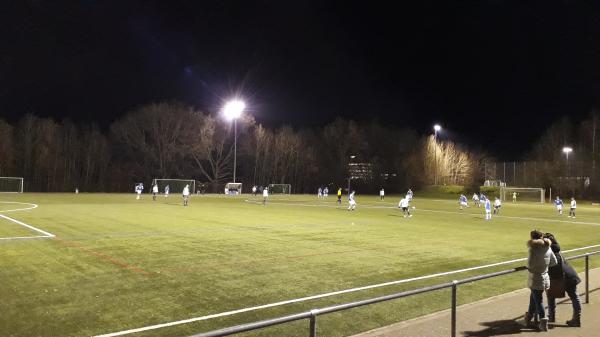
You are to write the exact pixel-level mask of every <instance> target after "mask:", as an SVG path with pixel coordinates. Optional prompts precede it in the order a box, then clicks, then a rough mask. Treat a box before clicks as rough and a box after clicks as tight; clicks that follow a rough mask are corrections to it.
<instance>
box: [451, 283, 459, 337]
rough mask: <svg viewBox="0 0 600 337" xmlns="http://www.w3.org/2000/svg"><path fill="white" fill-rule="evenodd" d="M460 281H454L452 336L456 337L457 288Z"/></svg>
mask: <svg viewBox="0 0 600 337" xmlns="http://www.w3.org/2000/svg"><path fill="white" fill-rule="evenodd" d="M457 285H458V281H456V280H454V281H452V317H451V326H450V335H451V336H452V337H456V287H457Z"/></svg>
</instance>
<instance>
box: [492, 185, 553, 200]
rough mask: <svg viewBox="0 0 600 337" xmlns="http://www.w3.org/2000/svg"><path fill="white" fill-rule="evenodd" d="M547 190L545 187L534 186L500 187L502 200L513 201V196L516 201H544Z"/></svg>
mask: <svg viewBox="0 0 600 337" xmlns="http://www.w3.org/2000/svg"><path fill="white" fill-rule="evenodd" d="M545 192H546V190H545V189H543V188H532V187H500V197H501V199H502V201H507V202H512V201H513V196H515V197H516V201H517V202H519V201H532V202H540V203H544V195H545V194H546V193H545Z"/></svg>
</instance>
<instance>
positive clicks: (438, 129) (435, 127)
mask: <svg viewBox="0 0 600 337" xmlns="http://www.w3.org/2000/svg"><path fill="white" fill-rule="evenodd" d="M433 130H434V131H435V132H438V131H440V130H442V126H441V125H439V124H436V125H434V126H433Z"/></svg>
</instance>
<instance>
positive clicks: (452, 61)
mask: <svg viewBox="0 0 600 337" xmlns="http://www.w3.org/2000/svg"><path fill="white" fill-rule="evenodd" d="M383 3H384V2H369V1H361V2H356V3H352V2H350V1H339V2H328V1H315V2H308V1H306V2H301V1H222V0H220V1H216V0H215V1H139V2H138V1H92V0H88V1H68V2H67V1H25V0H23V1H4V2H2V4H0V22H1V27H2V29H0V43H1V52H0V79H1V82H0V118H3V119H6V120H8V121H10V122H14V121H16V120H18V119H19V118H20V116H22V115H23V114H24V113H27V112H31V113H34V114H36V115H39V116H52V117H55V118H57V119H61V118H69V119H72V120H75V121H84V122H89V121H93V122H96V123H98V124H100V125H101V126H102V127H107V126H108V125H109V124H110V123H111V122H112V121H113V120H114V119H115V118H117V117H118V116H120V115H122V114H124V113H125V112H127V111H128V110H131V109H132V108H134V107H136V106H139V105H142V104H146V103H151V102H158V101H164V100H178V101H182V102H184V103H187V104H191V105H193V106H195V107H197V108H198V109H201V110H203V111H207V112H216V111H218V110H219V108H220V106H221V105H222V102H223V100H225V99H227V98H228V97H230V96H232V95H234V94H240V95H242V96H243V97H244V99H245V100H246V101H247V104H248V105H249V110H250V113H252V114H253V115H254V116H255V118H256V120H257V121H258V122H260V123H264V124H266V125H268V126H278V125H282V124H290V125H294V126H318V125H323V124H325V123H327V122H329V121H331V120H333V119H334V118H335V116H343V117H346V118H352V119H357V120H370V119H372V118H378V119H379V120H380V121H382V122H383V123H385V124H394V125H398V126H407V127H412V128H415V129H416V130H417V131H419V133H421V134H425V133H428V132H430V131H431V126H432V124H433V123H434V122H440V123H442V124H443V125H444V127H445V129H446V130H448V131H449V132H448V133H447V137H449V138H455V139H457V140H460V141H463V142H466V143H468V144H469V145H471V146H477V147H479V148H482V149H486V150H488V151H489V152H491V153H492V154H496V155H497V157H501V158H505V159H519V158H520V156H521V155H522V154H523V153H525V152H526V151H527V150H529V149H530V147H531V145H532V142H533V141H534V140H535V139H536V138H537V137H538V136H539V135H540V134H541V133H542V132H543V131H544V128H545V127H547V126H548V125H549V124H551V123H552V122H554V121H555V120H557V119H558V118H560V117H562V116H572V117H573V120H574V121H577V120H581V119H583V118H585V117H586V116H587V115H588V114H589V113H590V112H591V110H592V109H595V108H599V107H600V10H599V8H600V6H598V5H593V4H591V3H592V1H575V0H573V1H535V2H534V1H502V0H487V1H486V0H479V1H438V2H435V1H415V2H414V3H412V2H406V4H405V5H395V7H391V6H390V7H388V6H384V5H383ZM597 3H598V2H597ZM367 4H369V5H367Z"/></svg>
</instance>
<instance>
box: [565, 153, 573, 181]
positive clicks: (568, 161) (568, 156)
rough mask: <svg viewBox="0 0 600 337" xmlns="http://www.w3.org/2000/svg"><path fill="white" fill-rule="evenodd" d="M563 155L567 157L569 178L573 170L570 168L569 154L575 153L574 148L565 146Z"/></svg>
mask: <svg viewBox="0 0 600 337" xmlns="http://www.w3.org/2000/svg"><path fill="white" fill-rule="evenodd" d="M562 151H563V153H564V154H566V155H567V178H568V177H569V176H570V175H571V172H570V171H571V169H570V167H569V153H571V152H573V148H572V147H570V146H565V147H563V149H562Z"/></svg>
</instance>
